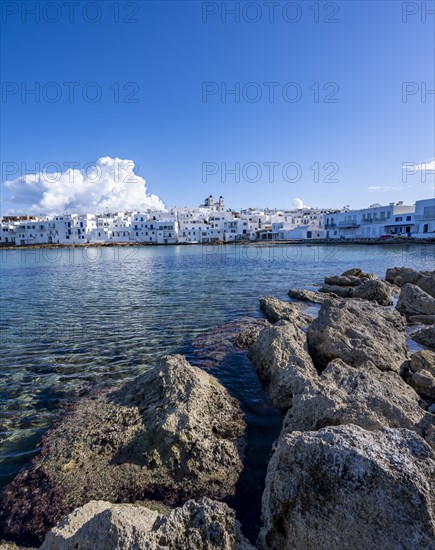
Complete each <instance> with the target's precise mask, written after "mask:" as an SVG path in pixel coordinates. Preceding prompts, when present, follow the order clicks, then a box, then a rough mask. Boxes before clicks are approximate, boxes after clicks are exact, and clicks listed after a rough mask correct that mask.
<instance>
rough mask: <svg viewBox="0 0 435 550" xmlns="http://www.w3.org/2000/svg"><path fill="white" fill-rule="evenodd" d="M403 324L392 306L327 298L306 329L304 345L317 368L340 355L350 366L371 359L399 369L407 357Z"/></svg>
mask: <svg viewBox="0 0 435 550" xmlns="http://www.w3.org/2000/svg"><path fill="white" fill-rule="evenodd" d="M405 327H406V323H405V320H404V318H403V317H402V316H401V315H400V314H399V313H398V312H397V311H395V310H388V309H385V308H383V307H380V306H378V305H375V304H372V303H370V302H367V301H365V300H341V301H336V300H334V301H330V300H328V301H326V302H325V303H324V304H323V305H322V307H321V308H320V311H319V316H318V317H317V318H316V319H314V321H313V322H312V323H311V325H310V327H309V329H308V333H307V337H308V348H309V350H310V353H311V356H312V357H313V359H314V363H315V365H316V366H317V367H318V368H319V369H320V370H321V369H323V368H325V367H326V366H327V364H328V363H329V362H330V361H332V360H334V359H342V360H343V361H344V362H345V363H347V364H348V365H350V366H353V367H358V366H360V365H363V364H364V363H366V362H367V361H371V362H372V363H373V364H374V365H375V366H376V367H377V368H378V369H380V370H392V371H396V372H399V371H400V368H401V366H402V364H403V363H404V361H406V360H407V359H408V349H407V346H406V333H405Z"/></svg>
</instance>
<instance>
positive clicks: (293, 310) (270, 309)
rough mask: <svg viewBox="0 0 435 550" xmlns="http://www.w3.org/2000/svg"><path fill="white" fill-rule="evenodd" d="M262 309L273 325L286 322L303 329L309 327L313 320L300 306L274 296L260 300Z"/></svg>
mask: <svg viewBox="0 0 435 550" xmlns="http://www.w3.org/2000/svg"><path fill="white" fill-rule="evenodd" d="M260 309H261V311H262V312H263V313H264V315H265V316H266V318H267V319H268V320H269V321H270V322H271V323H276V322H278V321H281V320H284V321H290V322H291V323H295V324H296V325H298V326H301V327H302V326H308V325H309V324H310V323H311V321H312V320H313V318H312V317H310V316H309V315H307V314H306V313H303V312H302V309H301V306H300V305H299V304H297V303H295V302H283V301H282V300H278V298H273V297H272V296H267V297H266V298H261V299H260Z"/></svg>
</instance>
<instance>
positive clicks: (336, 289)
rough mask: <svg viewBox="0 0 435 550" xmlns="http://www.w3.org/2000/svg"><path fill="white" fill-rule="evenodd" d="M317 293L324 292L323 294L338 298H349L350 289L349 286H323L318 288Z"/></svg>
mask: <svg viewBox="0 0 435 550" xmlns="http://www.w3.org/2000/svg"><path fill="white" fill-rule="evenodd" d="M319 292H324V293H325V294H334V295H335V296H339V297H340V298H350V295H351V292H352V288H351V287H349V286H338V285H328V284H324V285H323V286H322V287H321V288H319Z"/></svg>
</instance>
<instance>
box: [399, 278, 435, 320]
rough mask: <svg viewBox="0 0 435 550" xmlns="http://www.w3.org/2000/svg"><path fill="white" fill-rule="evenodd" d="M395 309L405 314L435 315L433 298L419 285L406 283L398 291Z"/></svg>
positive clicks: (434, 300) (434, 299)
mask: <svg viewBox="0 0 435 550" xmlns="http://www.w3.org/2000/svg"><path fill="white" fill-rule="evenodd" d="M397 309H398V311H400V313H403V314H404V315H406V316H410V315H435V298H432V296H431V295H430V294H428V293H427V292H425V291H424V290H422V289H421V288H420V287H418V286H416V285H413V284H410V283H407V284H406V285H404V286H403V287H402V290H401V291H400V295H399V300H398V302H397Z"/></svg>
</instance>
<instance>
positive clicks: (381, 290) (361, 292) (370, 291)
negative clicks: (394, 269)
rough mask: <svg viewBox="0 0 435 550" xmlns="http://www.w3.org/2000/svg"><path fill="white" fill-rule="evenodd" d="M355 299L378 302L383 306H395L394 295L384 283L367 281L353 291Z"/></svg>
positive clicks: (352, 294)
mask: <svg viewBox="0 0 435 550" xmlns="http://www.w3.org/2000/svg"><path fill="white" fill-rule="evenodd" d="M351 296H352V297H353V298H360V299H362V300H370V301H371V302H377V303H378V304H379V305H381V306H391V305H393V293H392V291H391V288H390V286H389V285H388V284H387V283H385V282H384V281H378V280H367V281H364V282H363V283H362V284H361V285H359V286H357V287H356V288H353V289H352V291H351Z"/></svg>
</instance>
